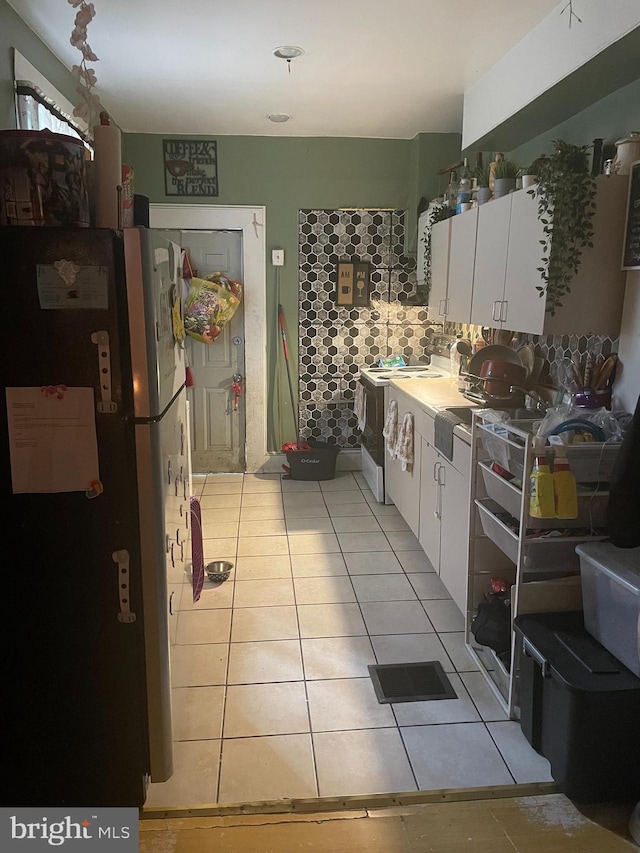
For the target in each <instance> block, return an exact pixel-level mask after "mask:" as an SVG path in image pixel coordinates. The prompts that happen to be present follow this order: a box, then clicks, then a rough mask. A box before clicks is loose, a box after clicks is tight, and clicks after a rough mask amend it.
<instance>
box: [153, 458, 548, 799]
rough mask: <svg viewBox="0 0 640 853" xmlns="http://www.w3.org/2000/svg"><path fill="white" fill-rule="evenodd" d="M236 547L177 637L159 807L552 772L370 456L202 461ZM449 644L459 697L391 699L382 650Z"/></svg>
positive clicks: (208, 530)
mask: <svg viewBox="0 0 640 853" xmlns="http://www.w3.org/2000/svg"><path fill="white" fill-rule="evenodd" d="M194 493H195V494H196V495H197V496H199V497H200V500H201V505H202V518H203V531H204V550H205V562H209V561H211V560H214V559H227V560H231V561H232V562H233V563H234V564H235V569H234V571H233V574H232V575H231V577H230V578H229V580H227V581H225V582H224V583H223V584H220V585H218V586H214V585H213V584H211V583H209V582H208V581H206V582H205V588H204V590H203V592H202V595H201V598H200V600H199V601H198V602H196V603H193V600H192V594H191V580H190V578H188V577H187V578H185V583H184V585H183V590H182V596H181V606H180V608H179V612H178V617H177V620H178V621H177V632H176V637H177V642H176V645H175V646H174V647H173V649H172V683H173V691H172V692H173V716H174V719H173V726H174V735H175V744H174V774H173V776H172V778H171V779H170V780H169V781H168V782H164V783H153V784H151V785H150V789H149V794H148V798H147V802H146V806H147V807H149V808H156V807H171V806H175V807H178V806H195V805H205V804H212V803H216V802H217V803H232V802H233V803H238V802H251V801H256V800H273V799H279V798H297V797H315V796H321V797H324V796H347V795H356V794H368V793H386V792H405V791H415V790H429V789H439V788H457V787H470V786H471V787H473V786H493V785H509V784H514V783H516V782H518V783H521V782H550V781H552V778H551V775H550V771H549V764H548V762H547V761H546V760H545V759H543V758H541V757H540V756H539V755H537V754H536V753H535V752H534V751H533V750H532V749H531V747H530V746H529V744H528V743H527V742H526V740H525V738H524V737H523V735H522V733H521V731H520V726H519V724H518V723H517V722H513V721H511V720H509V719H508V718H507V717H506V715H505V714H504V713H503V711H502V709H501V707H500V705H499V704H498V702H497V701H496V699H495V697H494V696H493V694H492V692H491V691H490V689H489V688H488V686H487V684H486V682H485V680H484V678H483V676H482V675H481V673H480V672H478V670H477V668H476V666H475V664H474V663H473V661H472V659H471V658H470V656H469V655H468V653H467V651H466V648H465V646H464V623H463V618H462V615H461V614H460V612H459V611H458V609H457V607H456V605H455V604H454V603H453V601H451V599H450V597H449V595H448V593H447V590H446V589H445V587H444V586H443V584H442V583H441V581H440V579H439V577H438V576H437V575H436V574H435V573H434V572H433V568H432V567H431V565H430V564H429V562H428V561H427V559H426V557H425V555H424V552H423V551H422V549H421V547H420V544H419V543H418V541H417V540H416V539H415V537H414V536H413V534H412V533H411V531H410V530H409V529H408V527H407V525H406V524H405V522H404V520H403V519H402V517H401V516H400V515H399V513H398V511H397V510H396V509H395V507H391V506H383V505H381V504H379V503H377V502H376V501H375V499H374V497H373V495H372V493H371V492H370V491H369V489H368V488H367V486H366V483H365V481H364V480H363V478H362V476H361V475H360V474H359V473H351V472H343V473H340V472H339V473H338V474H337V475H336V477H335V479H333V480H327V481H320V482H318V481H310V482H305V481H293V480H282V479H281V477H280V476H279V475H277V474H272V475H251V474H245V475H242V474H216V475H213V474H210V475H207V476H205V475H202V476H196V477H195V478H194ZM421 660H439V661H440V662H441V663H442V665H443V668H444V670H445V672H446V673H447V674H448V676H449V679H450V681H451V683H452V685H453V687H454V690H455V692H456V694H457V697H458V698H457V699H447V700H438V701H432V702H412V703H398V704H380V703H379V702H378V701H377V698H376V695H375V692H374V689H373V685H372V682H371V679H370V677H369V672H368V669H367V667H368V665H369V664H372V663H395V662H402V663H409V662H414V661H421Z"/></svg>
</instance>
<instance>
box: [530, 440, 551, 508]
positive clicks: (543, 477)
mask: <svg viewBox="0 0 640 853" xmlns="http://www.w3.org/2000/svg"><path fill="white" fill-rule="evenodd" d="M533 452H534V457H535V458H534V463H533V467H532V469H531V475H530V477H529V515H532V516H533V517H534V518H555V517H556V504H555V497H554V491H553V475H552V473H551V468H550V467H549V462H548V461H547V454H546V452H545V439H544V436H541V435H537V436H536V437H535V438H534V440H533Z"/></svg>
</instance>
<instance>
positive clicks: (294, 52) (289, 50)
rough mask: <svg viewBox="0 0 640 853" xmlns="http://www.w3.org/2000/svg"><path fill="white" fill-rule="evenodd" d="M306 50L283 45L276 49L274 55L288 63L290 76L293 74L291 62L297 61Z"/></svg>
mask: <svg viewBox="0 0 640 853" xmlns="http://www.w3.org/2000/svg"><path fill="white" fill-rule="evenodd" d="M303 53H304V50H303V49H302V48H301V47H295V46H294V45H290V44H283V45H281V46H280V47H275V48H274V49H273V55H274V56H276V57H277V58H278V59H284V60H285V61H286V63H287V69H288V71H289V74H291V60H292V59H297V57H298V56H302V54H303Z"/></svg>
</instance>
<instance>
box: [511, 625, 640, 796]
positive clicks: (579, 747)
mask: <svg viewBox="0 0 640 853" xmlns="http://www.w3.org/2000/svg"><path fill="white" fill-rule="evenodd" d="M514 631H515V636H516V643H517V645H516V662H517V666H518V672H519V685H518V689H519V705H520V726H521V728H522V732H523V734H524V736H525V737H526V739H527V740H528V741H529V743H530V744H531V746H532V747H533V748H534V749H535V750H536V751H537V752H539V753H540V754H541V755H543V756H544V757H545V758H547V759H548V761H549V763H550V764H551V775H552V776H553V778H554V780H555V781H556V783H557V784H558V786H559V788H560V789H561V790H562V791H563V793H565V794H566V795H567V796H568V797H570V798H571V799H573V800H576V801H577V802H585V803H588V802H605V801H611V802H614V801H618V802H632V801H635V800H636V799H638V797H640V726H639V725H638V719H640V679H638V678H636V677H635V676H634V675H632V673H630V672H629V670H628V669H626V667H624V666H622V665H621V664H620V662H619V661H618V660H617V659H616V658H615V657H613V655H611V654H610V653H609V652H608V651H607V650H606V649H605V648H604V647H603V646H601V645H600V644H599V643H598V642H597V641H596V640H595V639H594V638H593V637H592V636H591V635H590V634H589V633H587V631H586V630H585V628H584V621H583V616H582V613H581V612H580V611H571V612H566V611H564V612H560V613H542V614H540V613H538V614H527V615H525V616H517V617H516V618H515V619H514Z"/></svg>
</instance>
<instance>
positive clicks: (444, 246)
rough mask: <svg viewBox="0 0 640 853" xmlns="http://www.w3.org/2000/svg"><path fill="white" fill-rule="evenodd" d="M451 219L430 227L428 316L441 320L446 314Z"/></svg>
mask: <svg viewBox="0 0 640 853" xmlns="http://www.w3.org/2000/svg"><path fill="white" fill-rule="evenodd" d="M450 239H451V219H445V220H444V222H436V223H435V225H433V226H432V228H431V290H430V291H429V317H430V318H431V319H436V318H438V319H440V320H443V321H444V319H445V318H446V316H447V287H448V280H449V241H450Z"/></svg>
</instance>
